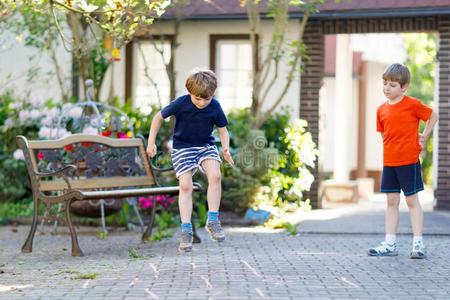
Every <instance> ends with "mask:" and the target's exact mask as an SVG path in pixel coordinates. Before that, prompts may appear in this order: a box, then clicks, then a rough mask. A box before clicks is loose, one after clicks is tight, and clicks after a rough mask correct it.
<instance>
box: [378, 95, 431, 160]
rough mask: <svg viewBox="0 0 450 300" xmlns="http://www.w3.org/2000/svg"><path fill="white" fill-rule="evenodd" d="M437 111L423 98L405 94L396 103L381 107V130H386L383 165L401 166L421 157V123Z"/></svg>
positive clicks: (383, 131)
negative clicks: (423, 100)
mask: <svg viewBox="0 0 450 300" xmlns="http://www.w3.org/2000/svg"><path fill="white" fill-rule="evenodd" d="M432 112H433V110H432V109H431V108H430V107H428V106H426V105H425V104H423V103H422V102H420V100H418V99H415V98H412V97H409V96H404V97H403V99H402V100H401V101H400V102H398V103H396V104H389V103H388V102H387V101H386V102H385V103H383V104H382V105H380V107H378V110H377V131H379V132H381V133H383V164H384V166H388V167H397V166H404V165H410V164H414V163H416V162H417V161H418V160H419V154H420V151H422V147H421V146H420V143H419V122H420V120H423V121H427V120H428V119H429V118H430V116H431V113H432Z"/></svg>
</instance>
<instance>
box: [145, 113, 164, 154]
mask: <svg viewBox="0 0 450 300" xmlns="http://www.w3.org/2000/svg"><path fill="white" fill-rule="evenodd" d="M163 121H164V118H163V117H162V115H161V112H160V111H159V112H158V113H157V114H156V115H155V116H154V117H153V120H152V125H151V126H150V132H149V134H148V145H147V153H148V155H150V157H153V156H155V155H156V144H155V143H156V135H157V134H158V131H159V128H161V124H162V122H163Z"/></svg>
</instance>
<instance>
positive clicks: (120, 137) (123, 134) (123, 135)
mask: <svg viewBox="0 0 450 300" xmlns="http://www.w3.org/2000/svg"><path fill="white" fill-rule="evenodd" d="M117 137H118V138H119V139H127V138H128V135H127V134H126V133H124V132H118V133H117Z"/></svg>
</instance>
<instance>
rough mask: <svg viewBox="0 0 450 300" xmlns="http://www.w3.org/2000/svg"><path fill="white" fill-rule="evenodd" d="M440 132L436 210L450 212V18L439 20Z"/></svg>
mask: <svg viewBox="0 0 450 300" xmlns="http://www.w3.org/2000/svg"><path fill="white" fill-rule="evenodd" d="M438 28H439V50H438V57H437V59H438V61H439V104H438V111H439V123H438V126H439V132H438V135H439V137H438V140H439V146H438V153H439V156H438V180H437V189H436V191H435V196H436V198H437V200H438V201H437V204H436V207H435V208H436V209H445V210H450V16H446V17H440V18H439V24H438Z"/></svg>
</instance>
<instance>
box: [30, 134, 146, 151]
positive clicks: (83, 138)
mask: <svg viewBox="0 0 450 300" xmlns="http://www.w3.org/2000/svg"><path fill="white" fill-rule="evenodd" d="M81 142H89V143H99V144H104V145H108V146H110V147H113V148H119V147H139V146H141V145H142V141H141V140H140V139H137V138H131V139H111V138H107V137H104V136H100V135H89V134H73V135H71V136H68V137H65V138H61V139H59V140H42V141H41V140H34V141H28V147H29V148H30V149H35V150H38V149H60V148H63V147H64V146H66V145H70V144H75V143H81Z"/></svg>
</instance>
